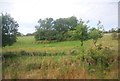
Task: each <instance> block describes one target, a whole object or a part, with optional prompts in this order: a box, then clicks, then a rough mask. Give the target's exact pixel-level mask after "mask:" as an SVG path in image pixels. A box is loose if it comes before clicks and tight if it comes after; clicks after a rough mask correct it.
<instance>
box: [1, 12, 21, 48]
mask: <svg viewBox="0 0 120 81" xmlns="http://www.w3.org/2000/svg"><path fill="white" fill-rule="evenodd" d="M18 27H19V25H18V23H17V22H16V21H15V20H14V19H13V18H12V17H11V16H10V15H9V14H7V13H6V14H2V28H1V29H2V46H3V47H4V46H7V45H12V44H13V43H14V42H16V34H17V30H18Z"/></svg>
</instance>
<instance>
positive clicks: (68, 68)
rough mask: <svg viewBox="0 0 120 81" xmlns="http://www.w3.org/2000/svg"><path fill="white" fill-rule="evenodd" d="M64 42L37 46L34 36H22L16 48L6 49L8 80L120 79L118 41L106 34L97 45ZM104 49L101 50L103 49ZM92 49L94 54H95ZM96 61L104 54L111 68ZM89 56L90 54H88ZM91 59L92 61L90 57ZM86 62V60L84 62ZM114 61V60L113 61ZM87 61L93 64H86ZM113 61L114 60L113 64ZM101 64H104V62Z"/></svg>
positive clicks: (5, 67)
mask: <svg viewBox="0 0 120 81" xmlns="http://www.w3.org/2000/svg"><path fill="white" fill-rule="evenodd" d="M80 44H81V42H80V41H79V40H76V41H63V42H54V43H48V44H36V42H35V39H34V36H23V37H18V39H17V42H16V43H14V44H13V45H12V46H6V47H4V48H3V49H2V52H3V56H4V58H3V72H2V73H3V78H4V79H117V78H118V60H117V57H118V40H112V38H111V35H104V37H103V38H101V39H99V40H98V42H97V45H98V47H97V48H96V47H95V46H94V44H93V41H92V40H88V41H85V42H84V45H83V47H81V45H80ZM98 48H99V49H102V50H99V49H98ZM91 50H92V51H91ZM93 53H94V54H95V53H96V55H95V57H94V58H98V57H100V56H99V55H97V54H101V55H102V53H104V54H106V55H102V57H103V58H104V59H105V60H101V61H103V62H106V63H107V64H109V66H107V67H105V66H106V65H104V64H103V65H102V64H101V63H99V62H97V61H96V62H97V63H93V61H95V60H94V59H92V58H91V56H90V55H91V54H93ZM87 54H88V55H87ZM88 57H90V58H88ZM83 58H84V59H85V60H84V59H83ZM113 58H114V59H113ZM86 59H87V61H89V60H90V61H91V59H92V62H88V63H89V64H86ZM111 60H112V61H111ZM101 61H100V62H101Z"/></svg>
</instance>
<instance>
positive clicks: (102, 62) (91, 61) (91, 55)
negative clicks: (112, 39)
mask: <svg viewBox="0 0 120 81" xmlns="http://www.w3.org/2000/svg"><path fill="white" fill-rule="evenodd" d="M113 54H114V51H113V50H111V49H110V48H109V47H103V46H102V45H97V46H96V47H94V48H90V49H88V50H87V52H86V54H84V55H83V56H82V61H84V63H85V66H86V67H88V70H89V71H91V70H93V69H95V70H96V69H99V70H101V71H103V70H107V69H110V68H111V67H112V65H113V64H114V60H115V55H113Z"/></svg>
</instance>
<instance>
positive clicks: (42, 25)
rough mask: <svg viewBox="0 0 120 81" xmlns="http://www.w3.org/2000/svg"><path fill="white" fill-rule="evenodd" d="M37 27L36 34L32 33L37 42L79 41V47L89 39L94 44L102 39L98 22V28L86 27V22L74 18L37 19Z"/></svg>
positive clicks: (101, 26)
mask: <svg viewBox="0 0 120 81" xmlns="http://www.w3.org/2000/svg"><path fill="white" fill-rule="evenodd" d="M38 23H39V25H37V26H35V28H36V32H35V33H34V35H35V39H36V40H37V41H39V40H48V41H52V40H56V41H66V40H80V41H81V46H83V42H84V41H86V40H89V39H93V40H94V44H96V42H97V39H98V38H101V37H102V30H101V29H103V25H101V22H100V21H98V23H97V26H98V28H95V27H92V28H90V27H89V26H88V23H89V20H88V21H86V22H85V21H83V20H82V19H79V20H78V19H77V18H76V17H75V16H71V17H68V18H59V19H56V20H54V19H53V18H45V19H39V21H38Z"/></svg>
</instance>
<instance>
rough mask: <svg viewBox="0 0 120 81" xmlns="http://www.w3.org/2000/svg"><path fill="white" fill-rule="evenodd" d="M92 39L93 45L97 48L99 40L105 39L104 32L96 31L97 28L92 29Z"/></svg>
mask: <svg viewBox="0 0 120 81" xmlns="http://www.w3.org/2000/svg"><path fill="white" fill-rule="evenodd" d="M89 35H90V38H91V39H93V43H94V45H95V46H96V43H97V40H98V39H99V38H101V37H103V35H102V31H100V30H98V29H96V28H92V29H90V34H89Z"/></svg>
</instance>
